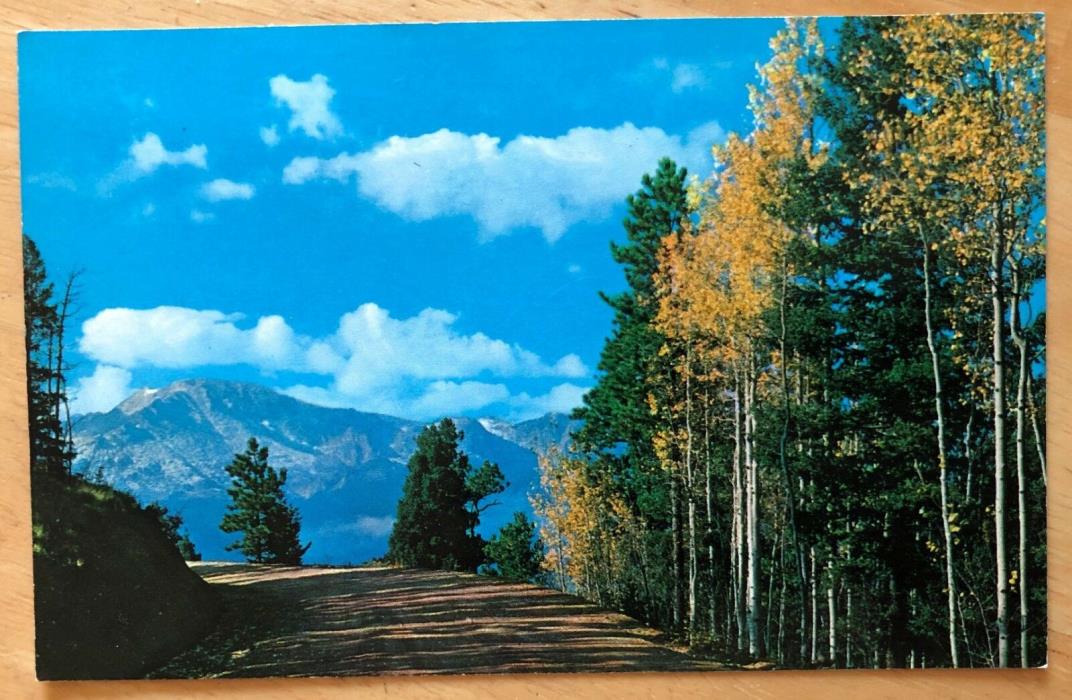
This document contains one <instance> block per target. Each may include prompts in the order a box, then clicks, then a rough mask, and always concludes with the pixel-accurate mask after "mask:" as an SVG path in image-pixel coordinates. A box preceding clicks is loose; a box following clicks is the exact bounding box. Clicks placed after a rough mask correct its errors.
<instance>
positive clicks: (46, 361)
mask: <svg viewBox="0 0 1072 700" xmlns="http://www.w3.org/2000/svg"><path fill="white" fill-rule="evenodd" d="M22 269H23V297H24V300H25V301H24V306H23V314H24V319H23V320H24V323H25V333H26V335H25V342H26V397H27V403H28V408H29V427H30V464H31V466H32V467H33V468H34V469H41V470H47V471H52V472H56V473H59V472H63V471H64V469H65V465H66V463H67V462H66V460H65V456H66V450H65V445H66V440H65V436H64V433H63V426H62V424H61V422H60V418H59V414H58V412H57V411H56V410H55V409H56V405H57V404H56V402H57V400H65V399H64V397H61V396H58V394H57V388H58V387H62V381H61V377H59V376H58V371H57V369H56V360H55V358H56V344H57V342H62V339H57V337H56V335H57V334H56V331H57V325H58V322H59V313H58V311H57V306H56V303H55V301H54V300H53V292H54V287H53V285H52V283H51V282H49V281H48V273H47V272H46V270H45V263H44V260H42V259H41V253H40V251H39V250H38V248H37V245H36V244H35V243H34V242H33V240H32V239H31V238H30V237H29V236H25V235H24V236H23V237H22ZM72 456H73V455H72Z"/></svg>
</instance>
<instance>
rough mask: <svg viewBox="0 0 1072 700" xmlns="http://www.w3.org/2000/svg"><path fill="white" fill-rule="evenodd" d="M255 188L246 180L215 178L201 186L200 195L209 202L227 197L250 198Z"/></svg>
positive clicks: (219, 200) (226, 198)
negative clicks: (236, 180)
mask: <svg viewBox="0 0 1072 700" xmlns="http://www.w3.org/2000/svg"><path fill="white" fill-rule="evenodd" d="M255 191H256V190H255V189H254V187H253V185H250V184H249V183H246V182H235V181H234V180H228V179H227V178H223V177H221V178H217V179H215V180H213V181H211V182H206V183H205V184H204V185H202V186H201V196H202V197H204V198H205V199H207V200H208V201H210V202H221V201H224V200H228V199H252V198H253V194H254V192H255Z"/></svg>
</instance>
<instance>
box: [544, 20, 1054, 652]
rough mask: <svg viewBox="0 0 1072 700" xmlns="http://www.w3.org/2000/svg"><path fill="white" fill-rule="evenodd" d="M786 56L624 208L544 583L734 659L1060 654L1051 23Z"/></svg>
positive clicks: (956, 29) (872, 30)
mask: <svg viewBox="0 0 1072 700" xmlns="http://www.w3.org/2000/svg"><path fill="white" fill-rule="evenodd" d="M771 48H772V53H773V55H772V57H771V59H770V60H769V61H768V63H766V64H765V65H764V66H762V67H761V68H760V69H759V81H758V84H757V85H756V86H755V87H753V88H751V90H750V98H749V108H750V110H751V112H752V115H753V128H752V130H751V132H750V133H749V134H747V135H744V136H738V135H731V136H730V137H729V138H728V139H727V141H726V142H725V144H723V145H721V146H718V147H716V149H715V156H716V169H715V172H714V174H713V175H712V176H711V177H710V178H709V179H707V180H704V181H694V182H693V183H692V184H691V185H690V184H689V183H688V182H687V178H686V173H685V171H684V170H683V169H678V168H676V166H675V165H674V164H673V163H671V162H669V161H663V162H662V163H660V164H659V167H658V169H657V171H656V172H655V173H654V175H652V176H645V178H644V180H643V182H642V188H641V190H640V191H639V192H638V193H637V194H636V195H634V196H632V197H630V198H629V200H628V208H629V216H628V218H627V220H626V222H625V229H626V234H627V242H626V243H624V244H621V245H613V246H612V250H611V252H612V255H613V257H614V259H615V260H616V261H617V262H619V263H621V264H622V265H623V266H624V269H625V275H626V280H627V282H628V289H627V291H625V292H623V293H621V294H619V295H616V296H605V297H604V298H605V299H606V301H607V302H608V303H609V304H610V305H611V307H612V308H613V310H614V322H613V323H614V325H613V329H612V333H611V336H610V337H609V338H608V340H607V342H606V345H605V348H604V351H603V355H602V358H601V362H600V366H599V369H600V371H601V374H600V377H599V382H598V384H597V386H596V387H595V388H594V389H593V390H592V391H591V392H590V393H589V394H588V396H587V397H586V399H585V406H584V407H583V408H581V409H580V410H578V412H577V416H576V417H578V418H581V419H583V420H584V426H583V428H581V429H580V430H579V431H578V432H577V433H576V434H575V435H574V444H575V449H576V450H577V451H578V454H570V455H564V454H559V453H552V454H548V455H545V456H544V458H543V459H542V461H541V469H542V489H541V493H540V494H539V496H538V497H537V498H536V499H535V506H536V509H537V512H538V514H539V515H540V520H541V529H542V538H543V541H544V543H545V544H546V547H547V552H546V556H545V558H544V566H545V568H546V569H547V570H548V572H549V573H550V574H551V575H552V576H553V577H554V578H555V580H556V581H558V582H559V584H560V585H561V586H562V587H563V588H567V589H571V590H576V591H578V592H580V593H581V594H583V595H585V596H587V597H589V598H591V599H593V600H596V601H598V602H600V603H601V604H604V605H608V606H613V607H617V608H619V609H622V610H625V611H627V612H629V613H630V614H633V615H636V616H638V617H641V618H643V619H645V620H647V621H649V622H651V623H652V624H655V625H657V626H659V627H662V628H663V629H666V630H668V631H670V632H672V633H674V634H676V635H680V636H681V637H683V638H684V639H686V640H687V641H688V642H690V643H692V644H694V645H697V646H705V645H706V646H712V647H714V649H715V650H716V651H718V652H720V653H723V654H725V655H726V656H728V657H736V658H741V659H759V658H770V659H774V660H775V661H776V662H778V663H779V664H782V665H791V666H811V665H828V666H838V667H853V666H876V667H877V666H894V667H900V666H913V667H916V666H944V665H953V666H1007V665H1010V664H1014V663H1019V664H1022V665H1024V666H1028V665H1037V664H1041V663H1044V662H1045V659H1046V607H1045V601H1046V556H1045V551H1046V537H1045V518H1046V516H1045V483H1046V462H1045V416H1044V406H1045V391H1046V373H1045V362H1044V352H1045V331H1044V323H1045V314H1044V313H1042V312H1041V311H1040V309H1039V308H1037V307H1038V306H1039V303H1038V302H1039V299H1040V293H1039V289H1040V285H1041V283H1042V281H1043V279H1044V267H1045V256H1044V241H1045V218H1044V212H1043V192H1044V187H1043V185H1044V176H1045V166H1044V158H1043V157H1044V126H1043V116H1044V113H1045V110H1044V95H1043V43H1042V20H1041V18H1040V17H1037V16H1031V15H1003V16H993V15H991V16H984V15H979V16H934V17H893V18H854V19H847V20H845V21H844V22H843V24H842V26H841V27H840V29H839V32H838V41H837V43H836V45H835V47H834V50H830V51H828V50H827V47H825V46H824V44H823V41H822V38H821V36H820V33H819V31H818V28H817V25H816V23H815V22H814V21H790V22H789V23H788V24H787V26H786V28H785V29H784V30H783V31H781V32H779V33H778V34H777V36H775V37H774V39H773V40H772V42H771Z"/></svg>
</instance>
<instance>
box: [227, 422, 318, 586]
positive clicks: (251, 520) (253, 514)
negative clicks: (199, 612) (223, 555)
mask: <svg viewBox="0 0 1072 700" xmlns="http://www.w3.org/2000/svg"><path fill="white" fill-rule="evenodd" d="M227 473H228V474H229V475H230V476H231V486H230V488H228V489H227V494H228V495H229V496H230V497H231V503H229V504H228V505H227V512H226V513H225V514H224V516H223V522H221V523H220V529H221V530H223V531H224V532H241V533H242V539H241V540H238V541H237V542H233V543H231V544H229V545H227V549H228V550H235V549H237V550H239V551H241V552H242V554H243V555H244V556H245V557H246V559H248V560H249V561H252V562H258V563H272V564H295V565H296V564H301V558H302V556H303V555H304V554H305V552H306V551H307V550H308V549H309V545H308V544H306V545H304V546H302V544H301V541H300V539H299V535H300V529H301V518H300V516H299V514H298V511H297V509H295V508H294V507H292V506H290V505H289V504H288V503H287V502H286V497H285V496H284V494H283V485H284V484H285V483H286V482H287V470H286V469H280V470H279V471H276V470H275V469H274V468H272V467H271V466H270V465H269V464H268V448H267V447H266V446H261V445H258V444H257V440H256V439H255V438H250V439H249V444H248V446H247V448H246V451H245V452H243V453H240V454H236V455H235V457H234V460H233V461H232V462H231V463H230V464H229V465H227Z"/></svg>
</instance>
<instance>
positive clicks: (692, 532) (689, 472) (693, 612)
mask: <svg viewBox="0 0 1072 700" xmlns="http://www.w3.org/2000/svg"><path fill="white" fill-rule="evenodd" d="M685 479H686V484H687V487H688V493H687V494H686V495H685V496H686V499H687V503H688V526H689V610H688V616H689V622H688V625H689V629H688V636H687V638H688V639H689V641H690V642H691V641H692V639H693V635H695V634H696V627H697V625H696V620H697V611H698V608H697V605H696V578H697V573H698V571H697V559H696V485H695V479H694V475H693V464H692V347H691V345H688V344H686V346H685Z"/></svg>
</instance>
